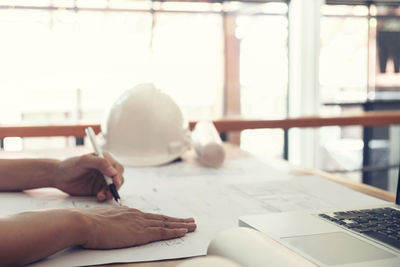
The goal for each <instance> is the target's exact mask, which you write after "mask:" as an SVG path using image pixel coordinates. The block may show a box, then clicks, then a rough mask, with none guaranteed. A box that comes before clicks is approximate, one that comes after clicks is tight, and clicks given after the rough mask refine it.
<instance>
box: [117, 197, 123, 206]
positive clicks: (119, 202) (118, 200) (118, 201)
mask: <svg viewBox="0 0 400 267" xmlns="http://www.w3.org/2000/svg"><path fill="white" fill-rule="evenodd" d="M116 201H117V203H118V205H120V206H122V203H121V199H119V198H118V199H117V200H116Z"/></svg>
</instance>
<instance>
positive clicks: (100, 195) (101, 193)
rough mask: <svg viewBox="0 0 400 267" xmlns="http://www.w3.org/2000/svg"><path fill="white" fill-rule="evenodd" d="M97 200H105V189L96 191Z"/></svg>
mask: <svg viewBox="0 0 400 267" xmlns="http://www.w3.org/2000/svg"><path fill="white" fill-rule="evenodd" d="M97 200H98V201H100V202H103V201H105V200H106V191H105V190H101V191H99V192H98V193H97Z"/></svg>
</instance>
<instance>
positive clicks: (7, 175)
mask: <svg viewBox="0 0 400 267" xmlns="http://www.w3.org/2000/svg"><path fill="white" fill-rule="evenodd" d="M57 162H58V161H57V160H52V159H2V160H0V191H21V190H26V189H33V188H40V187H51V186H53V179H54V176H55V172H56V165H57V164H56V163H57Z"/></svg>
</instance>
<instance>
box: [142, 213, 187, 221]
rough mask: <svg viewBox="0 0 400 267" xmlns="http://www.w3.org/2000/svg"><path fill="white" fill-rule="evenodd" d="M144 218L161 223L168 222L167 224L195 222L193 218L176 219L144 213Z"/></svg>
mask: <svg viewBox="0 0 400 267" xmlns="http://www.w3.org/2000/svg"><path fill="white" fill-rule="evenodd" d="M143 216H144V218H146V219H150V220H160V221H167V222H183V223H191V222H194V219H193V218H175V217H169V216H165V215H161V214H154V213H144V214H143Z"/></svg>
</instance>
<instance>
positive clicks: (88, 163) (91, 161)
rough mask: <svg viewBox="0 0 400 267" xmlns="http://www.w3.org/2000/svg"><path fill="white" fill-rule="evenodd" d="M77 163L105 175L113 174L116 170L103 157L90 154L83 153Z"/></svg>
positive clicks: (116, 172) (115, 173)
mask: <svg viewBox="0 0 400 267" xmlns="http://www.w3.org/2000/svg"><path fill="white" fill-rule="evenodd" d="M79 164H81V166H82V167H84V168H86V169H97V170H99V171H100V172H101V173H102V174H104V175H107V176H110V177H112V176H114V175H117V174H118V171H117V170H116V169H115V168H114V167H113V166H112V165H111V163H110V162H109V161H108V160H107V159H105V158H99V157H96V156H94V155H92V154H88V155H84V156H82V157H81V158H80V161H79Z"/></svg>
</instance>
